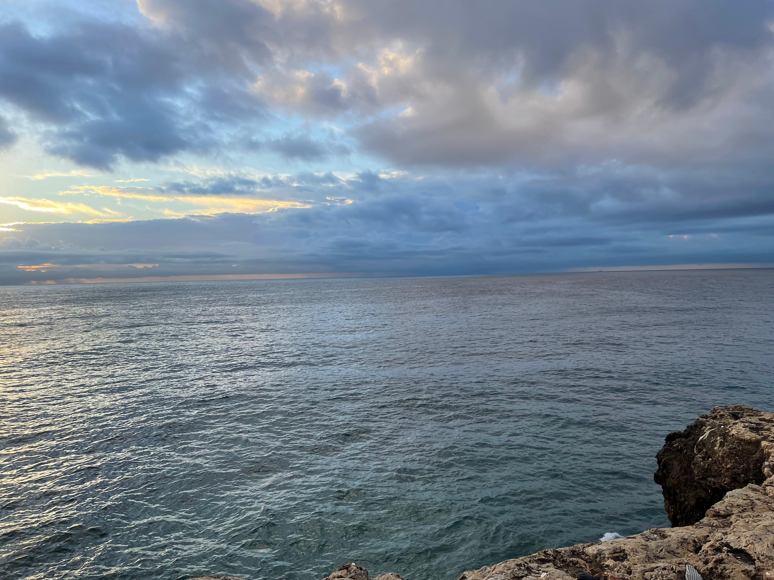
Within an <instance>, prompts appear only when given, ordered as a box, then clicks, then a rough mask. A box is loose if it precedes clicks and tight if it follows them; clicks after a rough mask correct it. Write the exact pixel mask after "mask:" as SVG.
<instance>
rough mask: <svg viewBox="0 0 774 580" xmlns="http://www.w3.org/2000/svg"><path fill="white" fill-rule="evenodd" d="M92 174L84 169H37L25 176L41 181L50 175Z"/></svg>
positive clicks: (78, 175) (81, 175) (89, 175)
mask: <svg viewBox="0 0 774 580" xmlns="http://www.w3.org/2000/svg"><path fill="white" fill-rule="evenodd" d="M93 175H94V174H93V173H92V172H91V171H86V170H85V169H71V170H70V171H48V170H46V171H38V172H37V173H35V174H34V175H28V176H27V177H28V178H29V179H31V180H33V181H42V180H44V179H49V178H51V177H92V176H93Z"/></svg>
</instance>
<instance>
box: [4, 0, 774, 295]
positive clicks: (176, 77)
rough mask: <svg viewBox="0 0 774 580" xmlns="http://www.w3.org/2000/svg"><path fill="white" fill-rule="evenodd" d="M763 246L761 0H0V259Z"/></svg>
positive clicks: (438, 262)
mask: <svg viewBox="0 0 774 580" xmlns="http://www.w3.org/2000/svg"><path fill="white" fill-rule="evenodd" d="M772 263H774V1H772V0H745V2H739V1H738V0H736V1H735V0H648V1H647V2H646V1H644V0H642V1H637V0H541V1H535V0H487V1H485V2H481V1H473V0H421V1H419V0H136V1H135V0H77V1H76V0H56V1H53V0H0V284H29V283H60V282H94V281H105V280H111V281H121V280H160V279H196V278H214V279H229V278H250V277H267V276H268V277H274V276H291V277H304V276H334V275H335V276H416V275H423V276H438V275H477V274H493V275H496V274H516V273H525V272H552V271H566V270H594V269H610V270H616V269H623V268H646V269H647V268H654V267H671V268H673V267H676V266H680V265H690V266H692V267H714V266H717V265H734V266H737V267H739V266H770V265H771V264H772Z"/></svg>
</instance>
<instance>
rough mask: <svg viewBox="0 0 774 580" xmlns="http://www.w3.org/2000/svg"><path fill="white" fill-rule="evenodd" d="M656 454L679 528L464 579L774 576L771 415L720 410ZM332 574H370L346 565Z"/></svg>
mask: <svg viewBox="0 0 774 580" xmlns="http://www.w3.org/2000/svg"><path fill="white" fill-rule="evenodd" d="M657 459H658V471H657V472H656V475H655V480H656V482H657V483H659V484H660V485H661V486H662V489H663V492H664V505H665V507H666V510H667V514H668V515H669V519H670V521H671V522H672V525H673V526H674V527H672V528H665V529H652V530H648V531H647V532H643V533H641V534H638V535H636V536H630V537H628V538H622V539H618V540H613V541H609V542H604V543H595V544H579V545H577V546H571V547H569V548H560V549H557V550H546V551H544V552H538V553H537V554H533V555H531V556H526V557H524V558H517V559H515V560H506V561H505V562H501V563H499V564H495V565H494V566H486V567H484V568H480V569H479V570H472V571H469V572H465V573H463V574H462V575H461V576H460V577H459V580H522V579H525V580H526V579H529V580H538V579H542V580H571V579H572V580H575V579H577V578H588V577H592V578H604V579H606V580H624V579H633V580H638V579H642V580H684V579H685V577H686V576H685V574H686V565H687V564H689V565H692V566H694V567H695V568H696V569H697V570H698V572H699V573H700V574H701V575H702V577H703V579H704V580H774V414H772V413H764V412H761V411H756V410H754V409H750V408H748V407H741V406H731V407H723V408H715V409H713V410H712V412H710V413H709V414H707V415H703V416H701V417H699V418H698V419H697V420H696V422H695V423H694V424H693V425H691V426H689V427H688V428H687V429H686V430H685V431H682V432H676V433H671V434H669V435H668V436H667V438H666V442H665V444H664V447H663V448H662V449H661V451H659V453H658V454H657ZM325 580H369V577H368V572H367V571H366V570H365V569H363V568H361V567H359V566H356V565H355V564H348V565H346V566H342V567H341V568H339V569H338V570H336V571H335V572H334V573H333V574H331V575H330V576H328V577H327V578H326V579H325ZM377 580H400V577H399V576H397V575H396V574H382V575H380V576H377ZM689 580H690V579H689Z"/></svg>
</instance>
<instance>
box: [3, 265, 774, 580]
mask: <svg viewBox="0 0 774 580" xmlns="http://www.w3.org/2000/svg"><path fill="white" fill-rule="evenodd" d="M0 329H1V330H0V357H1V358H0V361H1V364H0V478H1V479H0V577H2V578H4V579H5V578H11V579H16V578H30V579H32V578H36V579H37V578H95V579H96V578H116V579H118V578H120V579H129V580H132V579H137V580H140V579H143V580H147V579H148V578H154V579H179V578H187V577H190V576H195V575H200V574H203V573H208V572H209V573H221V574H231V575H236V576H242V577H244V578H248V579H250V580H258V579H272V580H274V579H279V578H287V579H289V580H302V579H303V580H314V579H316V578H321V577H323V576H325V575H327V574H328V573H329V572H330V571H332V569H333V568H334V567H336V566H338V565H340V564H342V563H344V562H348V561H355V562H357V563H358V564H360V565H364V566H366V567H367V568H368V569H369V571H370V572H371V573H372V575H375V574H376V573H378V572H386V571H395V572H398V573H400V574H402V575H404V576H406V577H407V578H408V579H409V580H436V579H437V580H453V579H454V578H455V577H456V576H457V575H458V574H459V573H461V572H462V571H463V570H465V569H470V568H474V567H478V566H482V565H485V564H491V563H494V562H497V561H499V560H503V559H505V558H509V557H516V556H520V555H524V554H527V553H531V552H533V551H536V550H539V549H541V548H546V547H557V546H562V545H567V544H572V543H576V542H585V541H592V540H596V539H598V538H599V537H600V536H602V534H604V533H606V532H618V533H620V534H632V533H636V532H639V531H641V530H643V529H646V528H650V527H655V526H666V525H668V521H667V518H666V515H665V513H664V510H663V506H662V498H661V494H660V488H659V487H658V486H656V485H655V484H654V483H653V479H652V475H653V472H654V470H655V459H654V455H655V453H656V451H657V450H658V449H659V448H660V447H661V445H662V443H663V438H664V436H665V435H666V434H667V433H668V432H669V431H672V430H676V429H682V428H684V427H685V426H686V425H687V424H688V423H689V422H691V421H692V420H693V419H694V418H695V416H696V415H697V414H699V413H702V412H706V411H708V410H709V409H710V408H711V407H713V406H715V405H722V404H728V403H744V404H748V405H752V406H756V407H759V408H764V409H768V410H771V409H772V408H774V397H773V395H774V271H770V270H768V271H767V270H760V271H703V272H696V271H693V272H650V273H615V274H574V275H556V276H553V275H552V276H534V277H512V278H456V279H453V278H447V279H385V280H297V281H255V282H225V283H224V282H215V283H207V282H204V283H175V284H144V285H142V284H123V285H100V286H56V287H23V288H22V287H4V288H0Z"/></svg>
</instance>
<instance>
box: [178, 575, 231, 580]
mask: <svg viewBox="0 0 774 580" xmlns="http://www.w3.org/2000/svg"><path fill="white" fill-rule="evenodd" d="M191 580H242V578H235V577H234V576H200V577H199V578H191Z"/></svg>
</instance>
